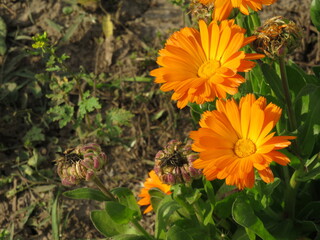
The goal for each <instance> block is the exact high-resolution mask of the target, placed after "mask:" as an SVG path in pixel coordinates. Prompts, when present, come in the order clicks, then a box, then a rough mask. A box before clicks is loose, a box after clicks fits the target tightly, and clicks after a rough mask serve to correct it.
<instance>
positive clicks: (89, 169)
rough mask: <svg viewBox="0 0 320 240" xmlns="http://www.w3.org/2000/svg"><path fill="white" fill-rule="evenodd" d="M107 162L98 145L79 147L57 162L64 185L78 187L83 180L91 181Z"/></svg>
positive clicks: (67, 152) (69, 151) (65, 153)
mask: <svg viewBox="0 0 320 240" xmlns="http://www.w3.org/2000/svg"><path fill="white" fill-rule="evenodd" d="M106 161H107V156H106V154H105V153H104V152H102V150H101V148H100V146H99V145H98V144H96V143H89V144H86V145H79V146H77V147H75V148H71V149H67V150H66V151H65V152H64V153H62V156H61V157H60V158H59V159H58V160H57V173H58V175H59V177H60V179H61V182H62V184H63V185H66V186H70V185H76V184H78V183H79V182H80V181H82V180H86V181H90V180H91V179H92V177H93V176H94V175H95V174H96V173H97V172H98V171H99V170H100V169H102V168H103V166H104V165H105V163H106Z"/></svg>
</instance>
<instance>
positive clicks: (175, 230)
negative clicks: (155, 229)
mask: <svg viewBox="0 0 320 240" xmlns="http://www.w3.org/2000/svg"><path fill="white" fill-rule="evenodd" d="M166 240H193V238H192V237H191V236H190V235H189V234H188V233H187V232H186V231H185V230H184V229H182V228H181V227H178V226H173V227H172V228H170V229H169V231H168V233H167V236H166Z"/></svg>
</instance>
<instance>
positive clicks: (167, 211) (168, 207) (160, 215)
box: [155, 198, 180, 239]
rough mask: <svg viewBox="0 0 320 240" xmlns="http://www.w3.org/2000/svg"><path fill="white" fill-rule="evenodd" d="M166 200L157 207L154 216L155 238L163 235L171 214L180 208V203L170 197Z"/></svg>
mask: <svg viewBox="0 0 320 240" xmlns="http://www.w3.org/2000/svg"><path fill="white" fill-rule="evenodd" d="M167 200H168V201H162V202H161V203H160V205H159V207H158V210H157V213H156V216H157V219H156V227H155V236H156V238H157V239H159V238H160V236H163V235H165V234H164V233H165V232H166V229H167V224H168V223H169V219H170V217H171V215H172V214H173V213H174V212H175V211H176V210H178V209H179V208H180V205H179V204H178V203H177V202H176V201H173V200H171V199H168V198H167Z"/></svg>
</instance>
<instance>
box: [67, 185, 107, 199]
mask: <svg viewBox="0 0 320 240" xmlns="http://www.w3.org/2000/svg"><path fill="white" fill-rule="evenodd" d="M63 196H65V197H68V198H72V199H90V200H96V201H100V202H104V201H109V200H110V199H109V198H108V197H106V196H105V195H104V194H103V193H102V192H101V191H100V190H97V189H92V188H77V189H74V190H70V191H66V192H64V193H63Z"/></svg>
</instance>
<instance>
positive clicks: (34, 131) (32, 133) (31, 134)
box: [22, 126, 45, 146]
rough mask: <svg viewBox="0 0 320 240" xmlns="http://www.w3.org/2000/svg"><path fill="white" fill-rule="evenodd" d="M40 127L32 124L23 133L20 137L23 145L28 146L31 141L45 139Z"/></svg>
mask: <svg viewBox="0 0 320 240" xmlns="http://www.w3.org/2000/svg"><path fill="white" fill-rule="evenodd" d="M42 130H43V129H42V128H39V127H37V126H32V128H31V129H30V130H29V131H28V132H27V133H26V135H24V137H23V138H22V140H23V142H24V145H25V146H29V145H31V144H32V143H33V142H42V141H44V140H45V136H44V134H43V133H42Z"/></svg>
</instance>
